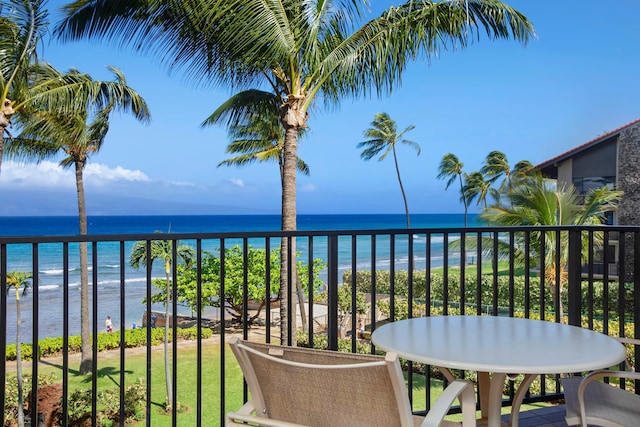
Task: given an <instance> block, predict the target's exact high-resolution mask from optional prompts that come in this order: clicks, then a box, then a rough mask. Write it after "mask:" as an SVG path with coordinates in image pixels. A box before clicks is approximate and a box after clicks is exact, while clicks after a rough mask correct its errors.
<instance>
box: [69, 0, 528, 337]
mask: <svg viewBox="0 0 640 427" xmlns="http://www.w3.org/2000/svg"><path fill="white" fill-rule="evenodd" d="M368 3H369V2H368V1H366V0H360V1H357V0H335V1H322V0H314V1H307V0H285V1H271V0H268V1H264V0H194V1H189V2H166V1H163V0H148V1H145V2H133V3H132V2H131V1H130V0H110V1H104V0H77V1H75V2H73V3H71V4H69V5H67V6H66V7H65V9H64V12H65V17H64V18H63V20H62V21H61V23H60V24H59V26H58V28H57V30H56V33H57V34H58V35H59V36H60V38H61V39H63V40H78V39H82V38H95V39H108V40H111V41H114V42H116V43H121V44H124V45H128V46H131V47H132V48H133V49H135V50H137V51H141V52H144V53H148V54H151V55H154V57H157V56H159V57H160V58H161V60H163V62H164V63H165V64H166V65H167V66H169V67H171V69H173V70H175V69H179V68H181V67H182V68H184V69H186V71H187V74H188V76H190V77H191V78H193V79H194V80H196V81H197V82H200V83H202V82H208V83H214V84H215V83H218V84H221V85H224V86H227V87H230V88H233V89H236V88H239V89H240V90H246V89H250V88H254V87H258V88H259V87H260V86H263V87H268V88H269V91H270V92H272V93H273V94H275V95H276V97H277V102H276V104H275V105H277V106H278V108H279V112H280V118H281V120H282V124H283V126H284V128H285V140H284V168H283V175H284V179H283V191H282V200H283V208H282V209H283V218H282V228H283V230H295V229H296V168H297V160H298V156H297V146H298V135H299V134H300V131H301V130H302V129H304V128H305V127H306V126H307V122H308V120H309V117H310V112H311V108H312V106H313V105H316V104H317V103H319V102H320V101H324V103H325V105H327V106H335V105H337V104H338V103H339V101H340V100H342V99H343V98H347V97H362V96H368V95H369V94H370V93H372V92H375V93H377V94H378V95H383V94H387V93H390V92H391V91H392V90H393V89H395V87H396V86H398V85H399V84H400V82H401V77H402V74H403V72H404V70H405V68H406V66H407V65H408V63H409V62H410V61H413V60H414V59H415V58H417V57H432V56H434V55H437V54H439V52H440V51H441V50H443V49H453V48H464V47H466V46H467V45H468V44H469V43H470V42H471V41H473V40H474V39H476V38H479V37H480V34H481V33H483V34H486V35H488V37H489V38H494V39H495V38H504V39H506V38H510V37H513V38H515V39H517V40H519V41H521V42H526V41H528V39H529V38H530V37H532V36H533V35H534V32H533V26H532V25H531V23H530V22H529V21H528V20H527V19H526V17H525V16H524V15H522V14H521V13H519V12H518V11H516V10H515V9H513V8H511V7H510V6H507V5H506V4H504V3H502V2H500V1H498V0H467V1H441V2H431V1H428V2H426V1H425V2H415V1H413V0H410V1H408V2H407V3H405V4H403V5H401V6H399V7H391V8H389V9H388V10H386V11H384V12H382V14H381V15H380V16H379V17H377V18H374V19H371V20H370V21H368V22H364V23H363V20H364V14H365V12H366V10H368ZM284 240H286V239H284ZM285 244H286V242H285ZM282 248H283V249H284V250H282V251H281V254H282V256H281V265H282V268H281V284H282V285H283V286H281V290H285V289H287V285H288V283H287V280H288V279H287V278H288V277H289V264H291V265H294V263H290V262H289V259H288V253H289V251H288V248H287V247H285V246H283V247H282ZM282 297H283V298H288V296H287V295H284V294H282ZM281 304H283V305H284V306H287V300H282V301H281ZM287 321H288V319H287V317H286V315H285V317H283V318H282V322H283V324H286V323H287ZM282 329H285V328H282ZM281 338H282V339H283V340H285V341H284V342H288V341H291V340H290V339H288V337H287V331H282V332H281Z"/></svg>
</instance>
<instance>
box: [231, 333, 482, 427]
mask: <svg viewBox="0 0 640 427" xmlns="http://www.w3.org/2000/svg"><path fill="white" fill-rule="evenodd" d="M229 344H230V346H231V349H232V350H233V353H234V355H235V356H236V359H237V360H238V362H239V364H240V367H241V368H242V372H243V373H244V376H245V379H246V381H247V384H248V386H249V391H250V392H251V399H250V400H249V401H248V402H247V403H246V404H245V405H244V406H243V407H242V408H240V410H238V411H236V412H229V413H228V414H227V423H226V425H227V426H228V427H230V426H246V425H256V426H268V427H276V426H277V427H281V426H282V427H284V426H286V427H294V426H318V427H327V426H336V427H343V426H344V427H357V426H363V427H364V426H367V427H376V426H379V427H393V426H399V427H410V426H411V427H413V426H431V427H435V426H449V425H456V426H459V425H461V424H460V423H452V422H447V421H443V419H444V416H445V415H446V414H447V412H448V411H449V409H450V407H451V405H452V404H453V403H454V402H455V401H456V399H459V400H460V401H461V405H462V411H463V424H462V425H463V426H464V427H471V426H475V425H476V420H475V408H476V405H475V396H474V392H473V385H472V384H471V383H470V382H469V381H463V380H456V381H454V382H453V383H452V384H450V385H449V386H448V387H447V388H446V389H445V390H444V392H443V393H442V394H441V395H440V397H439V399H438V400H437V402H436V403H435V404H434V405H433V406H432V408H431V410H430V411H429V413H428V414H427V416H426V417H419V416H414V415H412V413H411V407H410V404H409V398H408V394H407V389H406V386H405V382H404V378H403V376H402V370H401V368H400V363H399V361H398V357H397V355H396V354H395V353H391V352H390V353H387V355H386V357H382V356H374V355H361V354H351V353H342V352H335V351H326V350H313V349H308V348H302V347H285V346H278V345H269V344H259V343H253V342H248V341H242V340H240V339H238V338H233V339H232V340H231V341H230V343H229Z"/></svg>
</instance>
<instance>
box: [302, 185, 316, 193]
mask: <svg viewBox="0 0 640 427" xmlns="http://www.w3.org/2000/svg"><path fill="white" fill-rule="evenodd" d="M317 190H318V187H316V186H315V185H313V184H305V185H303V186H301V187H300V191H303V192H305V193H313V192H315V191H317Z"/></svg>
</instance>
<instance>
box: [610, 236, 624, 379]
mask: <svg viewBox="0 0 640 427" xmlns="http://www.w3.org/2000/svg"><path fill="white" fill-rule="evenodd" d="M618 245H619V252H618V263H619V269H618V336H620V337H624V336H625V331H624V326H625V323H626V316H625V310H624V308H625V300H626V295H625V294H626V292H625V290H626V287H625V268H626V267H625V257H626V250H625V233H624V232H623V231H622V232H620V233H618ZM607 269H609V265H607ZM620 369H624V363H621V364H620ZM626 382H627V381H626V380H625V379H624V378H620V381H619V383H620V388H622V389H626Z"/></svg>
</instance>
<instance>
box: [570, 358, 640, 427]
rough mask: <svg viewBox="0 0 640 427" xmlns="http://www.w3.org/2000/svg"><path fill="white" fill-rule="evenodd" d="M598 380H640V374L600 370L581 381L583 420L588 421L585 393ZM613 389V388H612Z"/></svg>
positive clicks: (579, 392)
mask: <svg viewBox="0 0 640 427" xmlns="http://www.w3.org/2000/svg"><path fill="white" fill-rule="evenodd" d="M598 378H627V379H634V380H640V372H629V371H610V370H606V369H603V370H598V371H593V372H591V373H590V374H589V375H587V376H585V377H584V378H583V379H582V381H580V387H578V404H579V405H580V416H581V419H583V420H586V419H587V414H586V408H585V402H584V393H585V390H586V388H587V386H588V385H589V383H591V382H593V381H594V380H597V379H598ZM612 387H613V386H612Z"/></svg>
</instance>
